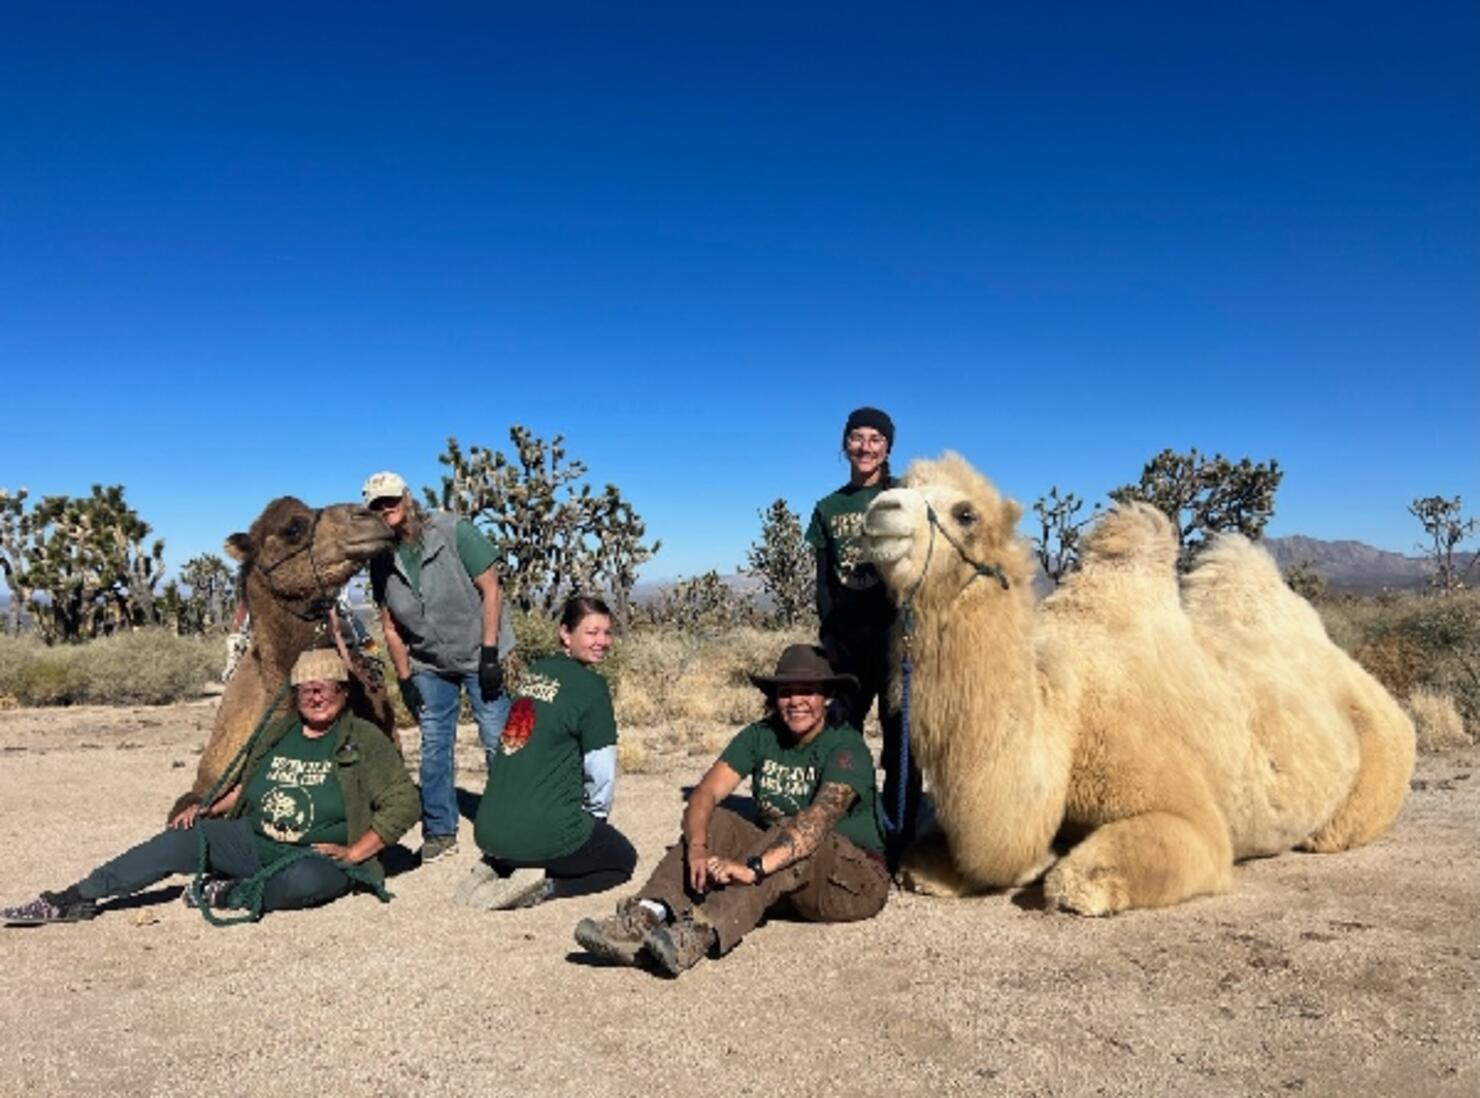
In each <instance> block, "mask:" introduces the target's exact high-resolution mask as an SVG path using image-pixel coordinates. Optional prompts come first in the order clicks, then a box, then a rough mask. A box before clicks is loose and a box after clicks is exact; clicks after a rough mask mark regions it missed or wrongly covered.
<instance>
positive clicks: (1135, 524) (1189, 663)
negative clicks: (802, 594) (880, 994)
mask: <svg viewBox="0 0 1480 1098" xmlns="http://www.w3.org/2000/svg"><path fill="white" fill-rule="evenodd" d="M930 512H933V513H934V515H935V516H937V518H938V520H939V523H940V527H939V529H938V530H936V531H935V532H934V534H933V535H932V528H931V523H930V521H929V517H928V516H929V514H930ZM1021 513H1022V509H1021V508H1020V507H1019V506H1018V505H1017V504H1016V503H1014V502H1012V501H1011V500H1004V499H1003V498H1002V497H1001V496H1000V495H998V493H997V491H996V490H995V489H994V488H993V487H992V485H991V484H990V483H989V482H988V481H987V480H986V479H985V478H984V477H982V476H981V475H980V474H979V473H977V472H976V471H975V470H973V469H972V468H971V467H970V466H969V465H968V464H967V463H966V462H965V461H964V460H963V459H962V458H960V457H959V456H958V455H955V454H949V453H948V454H946V455H944V456H943V457H941V458H940V459H939V460H938V461H919V462H916V463H914V464H913V465H912V466H911V467H910V470H909V473H908V475H907V476H906V478H905V482H904V486H903V487H901V488H898V489H894V490H891V491H887V492H883V493H881V494H880V496H879V497H878V499H877V500H875V502H874V504H873V506H872V507H871V508H870V509H869V512H868V515H867V518H866V520H865V526H864V528H865V534H866V544H867V546H868V550H869V552H870V554H871V556H872V557H873V558H874V560H875V561H876V563H877V566H878V568H879V569H880V571H881V573H882V575H883V577H884V580H885V582H886V583H887V584H888V586H889V588H890V590H891V591H892V592H893V594H894V596H895V599H896V601H902V600H904V599H905V598H906V597H907V596H908V595H909V593H910V592H911V591H912V590H913V592H914V594H913V598H912V599H911V600H910V603H911V606H910V609H911V613H912V615H913V619H914V628H913V634H912V637H911V640H910V651H911V656H912V662H913V668H914V671H913V688H912V697H911V703H912V706H911V708H912V729H911V734H912V744H913V749H914V751H915V753H916V756H917V758H918V759H919V761H920V765H921V767H922V769H923V770H924V772H925V774H926V777H927V779H928V781H929V783H930V786H931V789H932V791H933V795H934V799H935V803H936V813H937V819H938V821H939V824H940V828H941V831H943V832H944V842H942V841H940V837H939V836H937V837H936V840H935V841H933V842H932V841H930V840H928V839H927V840H925V841H922V842H921V843H918V844H916V846H915V847H914V848H912V850H911V851H910V852H909V853H908V854H907V855H906V859H905V864H904V867H903V874H902V875H903V879H904V880H905V883H906V884H908V885H909V886H911V887H914V888H916V889H917V890H919V891H925V892H932V893H936V894H942V895H965V894H968V893H971V892H977V891H981V890H983V889H984V888H991V887H998V888H1001V887H1009V886H1014V885H1022V884H1026V883H1028V882H1030V881H1033V880H1034V879H1036V878H1037V877H1038V876H1039V875H1041V874H1042V873H1043V872H1044V870H1045V869H1047V871H1048V872H1047V876H1046V878H1045V879H1044V891H1045V895H1046V897H1047V900H1048V902H1049V903H1050V904H1051V905H1054V906H1057V907H1060V908H1063V909H1067V910H1070V911H1075V912H1080V913H1082V914H1086V915H1107V914H1112V913H1114V912H1118V911H1125V910H1127V909H1130V908H1138V907H1157V906H1163V905H1167V904H1175V903H1179V902H1180V901H1182V900H1186V899H1188V898H1189V897H1193V896H1199V895H1206V894H1210V893H1221V892H1227V891H1228V890H1229V889H1230V888H1231V887H1232V877H1233V872H1232V867H1233V863H1234V862H1235V861H1237V860H1239V859H1242V858H1252V857H1258V856H1260V855H1267V854H1275V853H1278V852H1281V851H1284V850H1288V849H1290V848H1291V847H1301V848H1303V849H1306V850H1311V851H1317V852H1333V851H1339V850H1347V849H1350V848H1352V847H1356V846H1360V845H1362V844H1363V843H1367V842H1370V841H1371V840H1372V839H1374V838H1376V837H1377V836H1378V835H1380V834H1382V832H1383V831H1384V830H1386V829H1387V827H1388V826H1389V825H1390V824H1391V823H1392V821H1393V818H1394V817H1395V816H1396V815H1397V813H1398V809H1399V808H1400V807H1401V805H1402V802H1403V795H1404V793H1405V792H1406V790H1407V788H1408V779H1409V776H1410V774H1411V773H1412V770H1413V756H1414V735H1413V726H1412V724H1411V723H1410V722H1409V720H1408V718H1407V717H1406V716H1405V715H1404V714H1403V712H1402V710H1400V709H1399V708H1398V705H1397V704H1396V703H1395V702H1394V701H1393V699H1392V698H1391V697H1390V696H1389V695H1388V694H1387V692H1386V691H1385V690H1384V689H1383V688H1382V687H1381V686H1380V685H1378V683H1377V682H1376V681H1375V680H1374V679H1373V678H1372V677H1371V676H1370V675H1368V674H1367V673H1366V672H1365V671H1363V670H1362V669H1361V668H1360V667H1359V666H1358V665H1357V664H1356V663H1355V662H1354V661H1353V660H1352V659H1351V658H1349V657H1348V656H1347V655H1346V654H1345V653H1344V652H1342V651H1341V649H1339V648H1338V647H1337V646H1336V645H1334V644H1333V643H1332V642H1331V640H1330V639H1329V638H1328V637H1327V636H1326V632H1325V629H1324V628H1323V627H1322V625H1321V621H1320V618H1319V617H1318V616H1317V615H1316V613H1315V611H1314V610H1313V609H1311V607H1310V606H1309V605H1308V604H1307V603H1306V602H1305V601H1304V600H1303V599H1301V598H1300V597H1299V596H1298V595H1296V594H1295V593H1294V592H1293V591H1291V590H1290V589H1289V587H1287V586H1286V585H1285V583H1284V581H1283V580H1282V579H1281V578H1280V574H1279V572H1278V570H1277V569H1276V568H1275V565H1274V562H1273V561H1272V560H1271V559H1270V557H1269V555H1268V553H1266V552H1265V551H1264V550H1263V549H1261V548H1259V547H1257V546H1255V545H1253V544H1251V543H1250V542H1248V541H1247V540H1245V539H1244V538H1242V537H1239V536H1237V535H1225V536H1221V537H1218V538H1216V539H1215V540H1214V542H1213V544H1212V545H1211V546H1210V547H1208V548H1207V549H1205V550H1204V551H1203V552H1202V553H1201V554H1200V555H1199V559H1198V563H1197V565H1196V567H1195V568H1194V569H1193V570H1192V571H1191V572H1190V573H1189V574H1188V575H1186V576H1184V577H1182V578H1181V580H1180V582H1179V579H1178V575H1177V570H1176V559H1177V542H1176V538H1175V535H1174V533H1173V530H1172V527H1171V523H1170V522H1169V521H1168V520H1167V518H1166V517H1165V516H1164V515H1162V514H1161V512H1159V511H1157V510H1155V509H1154V508H1152V507H1149V506H1146V505H1144V504H1132V505H1129V506H1121V507H1117V508H1115V509H1114V510H1113V511H1111V512H1110V513H1109V514H1108V515H1106V516H1105V517H1104V518H1103V519H1102V520H1101V521H1100V522H1099V523H1098V524H1097V525H1096V526H1095V528H1094V529H1093V530H1092V531H1091V532H1090V533H1089V534H1088V536H1087V537H1086V539H1085V541H1084V545H1083V556H1082V561H1083V565H1082V568H1081V570H1080V571H1078V572H1075V573H1073V574H1072V575H1071V576H1070V577H1069V578H1068V579H1067V580H1066V581H1065V583H1064V584H1063V586H1061V587H1060V588H1059V589H1058V590H1057V591H1055V592H1054V593H1053V594H1052V595H1050V596H1049V597H1048V598H1046V599H1044V600H1043V602H1042V603H1041V604H1039V605H1038V606H1037V607H1036V608H1035V606H1034V600H1033V595H1032V593H1031V586H1030V581H1031V577H1032V574H1033V558H1032V555H1031V553H1030V551H1029V548H1028V546H1027V543H1026V542H1025V541H1024V540H1023V539H1022V538H1021V537H1019V536H1018V534H1017V532H1016V526H1017V520H1018V518H1019V516H1020V515H1021ZM948 538H949V539H954V540H955V542H956V543H957V545H958V546H959V548H957V547H953V546H952V545H951V544H950V541H949V540H948ZM932 542H933V544H932ZM966 558H970V561H968V560H967V559H966ZM971 562H976V563H982V564H991V565H995V566H997V567H998V568H1000V569H1001V570H1002V573H1003V575H1004V577H1005V579H1006V583H1007V586H1006V588H1005V589H1004V586H1003V584H1002V583H1001V582H999V581H998V580H997V579H996V578H994V577H992V576H990V575H977V574H976V572H975V571H974V569H973V564H972V563H971ZM917 585H918V586H917ZM1056 838H1057V840H1058V843H1059V846H1060V848H1062V846H1063V845H1064V844H1066V843H1073V844H1075V845H1073V846H1072V849H1070V850H1069V852H1068V853H1067V854H1066V855H1064V856H1063V857H1061V858H1059V859H1058V860H1057V861H1055V860H1054V853H1053V848H1054V845H1055V840H1056Z"/></svg>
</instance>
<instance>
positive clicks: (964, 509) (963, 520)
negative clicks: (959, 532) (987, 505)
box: [951, 503, 977, 526]
mask: <svg viewBox="0 0 1480 1098" xmlns="http://www.w3.org/2000/svg"><path fill="white" fill-rule="evenodd" d="M951 517H952V518H953V519H955V520H956V522H957V523H958V524H959V525H961V526H973V525H975V523H976V520H977V513H976V508H975V507H973V506H971V504H969V503H958V504H956V506H954V507H952V508H951Z"/></svg>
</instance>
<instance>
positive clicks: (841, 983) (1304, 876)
mask: <svg viewBox="0 0 1480 1098" xmlns="http://www.w3.org/2000/svg"><path fill="white" fill-rule="evenodd" d="M213 704H214V703H213V702H212V701H210V700H202V701H199V702H194V703H188V704H182V705H177V706H169V707H161V708H132V709H123V708H107V709H103V708H75V709H67V710H34V709H31V710H28V709H14V710H10V711H7V712H3V713H0V846H3V848H4V849H5V850H6V851H7V852H8V853H7V856H6V857H5V859H4V861H3V863H0V864H3V869H0V903H5V904H10V903H18V902H20V901H22V900H25V899H29V898H30V897H31V896H32V895H34V894H35V893H36V892H37V891H38V890H39V889H41V888H46V887H60V886H62V885H65V884H67V883H70V882H71V881H73V880H75V879H76V878H77V877H78V876H80V875H81V874H83V873H84V872H85V871H86V870H88V869H89V868H91V867H92V866H93V865H95V864H96V863H98V862H100V861H102V860H104V859H106V858H107V857H109V856H111V855H112V854H114V853H116V852H118V851H120V850H122V849H123V848H124V847H126V846H128V845H131V844H132V843H134V842H137V841H139V840H141V839H143V838H145V837H147V836H148V835H149V834H151V833H152V832H153V831H154V830H156V829H157V828H158V827H159V825H160V824H161V822H162V818H163V813H164V810H165V808H166V806H167V805H168V804H169V803H170V802H171V801H172V799H173V797H174V795H175V794H176V793H178V792H180V791H181V790H183V789H184V788H185V786H186V785H187V784H188V780H189V776H190V774H191V773H192V772H193V768H194V765H195V759H196V754H197V752H198V750H199V748H200V746H201V744H202V743H203V741H204V738H205V730H206V729H208V728H209V725H210V721H211V715H212V707H213ZM626 734H627V733H626V732H624V735H626ZM415 746H416V745H415V738H414V734H413V735H412V736H411V737H410V740H409V745H408V758H410V759H414V754H415ZM707 761H708V759H707V758H705V757H702V756H698V755H688V754H671V755H665V754H663V753H662V752H658V751H654V752H651V753H649V772H646V773H641V774H627V775H624V776H623V777H622V779H621V781H620V783H619V786H618V793H617V806H616V811H615V813H614V817H613V819H614V822H615V823H616V824H617V825H618V826H619V827H621V828H622V829H623V830H624V831H626V832H627V834H628V835H629V836H630V837H631V839H632V840H633V842H634V843H635V844H636V846H637V848H638V850H639V851H640V853H641V855H642V859H641V862H640V863H639V865H638V874H639V878H641V876H643V875H645V874H646V873H647V872H648V871H649V870H650V869H651V868H652V867H653V865H654V864H655V863H656V860H657V858H658V857H659V856H660V855H661V853H662V851H663V848H664V845H665V844H666V843H668V842H671V841H672V840H673V838H674V837H675V836H676V834H677V823H678V816H679V812H680V809H681V804H682V792H681V791H682V788H683V787H684V786H686V785H688V784H690V783H692V782H693V781H694V780H695V779H696V778H697V777H698V776H699V774H700V773H701V771H702V769H703V767H704V766H705V765H706V764H707ZM1477 766H1480V749H1476V748H1469V749H1466V750H1463V751H1460V752H1457V753H1451V754H1447V755H1440V756H1430V757H1426V758H1423V759H1421V760H1420V763H1419V768H1418V772H1417V774H1416V775H1415V779H1414V782H1413V789H1412V792H1411V794H1410V796H1409V798H1408V802H1407V804H1406V806H1405V808H1404V810H1403V813H1402V816H1401V817H1400V819H1399V821H1398V823H1397V825H1396V827H1395V828H1394V830H1393V831H1392V832H1391V833H1390V834H1389V835H1388V836H1386V837H1384V838H1383V839H1382V840H1381V841H1379V842H1378V843H1376V844H1375V845H1373V846H1371V847H1368V848H1366V849H1364V850H1359V851H1356V852H1353V853H1349V854H1343V855H1338V856H1332V857H1316V856H1308V855H1296V854H1288V855H1285V856H1282V857H1279V858H1271V859H1266V860H1263V861H1258V862H1253V863H1248V864H1245V865H1243V866H1241V867H1240V868H1239V869H1238V871H1237V873H1236V888H1235V891H1234V892H1233V894H1231V895H1228V896H1220V897H1215V898H1209V899H1203V900H1199V901H1196V902H1193V903H1189V904H1185V905H1183V906H1181V907H1177V908H1174V909H1170V910H1164V911H1140V912H1134V913H1132V914H1129V915H1123V916H1120V917H1117V918H1112V919H1106V920H1088V919H1080V918H1075V917H1071V916H1067V915H1061V914H1054V913H1048V912H1045V911H1043V910H1042V907H1041V897H1040V896H1039V895H1038V894H1037V893H1036V892H1034V891H1033V890H1027V891H1023V892H1018V893H1015V894H998V895H991V896H984V897H981V898H977V899H972V900H964V901H960V900H958V901H946V900H935V899H929V898H925V897H919V896H913V895H909V894H901V893H895V894H894V895H893V896H892V897H891V899H890V902H889V905H888V907H887V908H886V909H885V910H884V912H883V914H882V915H880V916H879V917H878V918H877V919H874V920H872V921H870V922H866V923H862V924H856V925H849V926H826V927H825V926H813V925H807V924H802V923H795V922H783V921H773V922H771V923H769V924H768V925H766V926H763V927H762V928H760V929H759V930H758V931H756V933H755V934H753V935H752V936H751V937H750V938H748V939H747V940H746V941H745V942H744V943H742V944H741V945H740V947H739V948H738V949H736V950H735V951H734V952H733V953H732V954H730V955H729V956H728V957H726V958H724V959H723V960H722V961H719V962H705V963H703V964H701V965H700V966H699V967H698V968H696V969H694V970H693V971H691V972H689V973H687V974H685V975H684V976H683V977H682V978H680V979H678V980H665V979H661V978H659V977H656V976H654V975H651V974H649V973H647V972H644V971H638V970H632V969H622V968H610V967H604V966H600V965H597V964H594V963H591V962H590V961H589V959H588V958H587V957H586V956H585V955H584V954H582V953H581V952H580V951H579V950H578V949H577V948H576V947H575V945H574V943H573V941H572V939H571V929H572V927H573V926H574V924H575V922H576V921H577V920H578V919H579V918H581V917H582V916H584V915H588V914H605V913H607V912H608V911H609V910H610V908H611V906H612V903H613V901H614V900H615V899H617V898H618V894H609V895H606V896H596V897H588V898H584V899H579V900H565V901H560V902H555V903H548V904H545V905H543V906H541V907H537V908H534V909H530V910H527V911H520V912H495V913H487V912H473V911H469V910H467V909H464V908H460V907H456V906H454V905H453V904H452V902H451V895H452V892H453V889H454V888H455V887H456V885H457V883H458V881H459V880H460V879H461V878H462V876H463V875H464V874H466V873H467V871H468V869H469V867H470V866H471V865H472V864H473V861H474V858H475V856H476V852H475V849H474V847H473V844H472V825H471V823H470V822H467V821H465V822H464V825H463V842H462V846H461V849H460V851H459V853H458V854H456V855H455V856H453V857H452V858H450V859H448V860H446V861H443V862H438V863H436V864H434V865H430V866H427V867H425V868H421V867H418V866H416V864H415V859H414V858H412V857H411V855H410V851H411V850H414V849H415V847H416V845H417V844H418V842H419V839H418V836H417V834H416V832H414V831H413V832H412V834H411V835H409V836H407V838H406V839H405V840H403V846H404V847H405V848H406V849H404V850H401V851H399V852H393V853H395V856H394V857H393V858H392V859H391V862H392V865H393V868H396V869H400V870H401V872H398V873H396V875H395V876H394V878H393V879H392V880H391V881H390V888H391V890H392V891H393V892H394V893H395V896H396V898H395V900H394V901H393V902H392V903H390V904H389V905H382V904H380V903H379V902H377V901H376V900H375V899H374V898H373V897H371V896H368V895H355V896H353V897H350V898H348V899H346V900H343V901H340V902H339V903H336V904H334V905H332V906H331V907H329V908H326V909H323V910H319V911H311V912H295V913H282V914H277V915H271V916H268V918H267V919H265V920H264V921H263V922H261V923H258V924H255V925H249V926H238V927H230V928H225V929H215V928H212V927H211V926H209V925H207V924H206V923H205V922H204V921H203V920H202V919H201V917H200V915H199V914H197V913H195V912H193V911H189V910H187V909H186V908H184V907H183V906H182V905H181V904H180V903H179V893H180V889H181V884H182V883H183V882H182V880H178V879H177V880H175V881H172V882H166V883H164V884H162V885H161V886H159V887H158V888H156V889H155V890H153V891H150V892H148V893H146V894H143V895H140V896H136V897H133V898H131V899H128V900H123V901H115V902H113V903H111V904H110V905H109V906H108V907H107V908H106V909H105V910H104V913H103V915H102V916H101V917H100V918H98V919H97V920H95V921H93V922H90V923H82V924H77V925H70V926H52V927H35V928H8V929H3V930H0V1024H3V1027H4V1040H3V1041H0V1091H3V1092H4V1093H7V1094H30V1095H51V1094H58V1095H59V1094H68V1095H90V1094H128V1095H150V1094H171V1095H180V1094H233V1095H268V1094H302V1093H305V1092H307V1091H310V1090H312V1091H331V1090H332V1091H333V1092H336V1093H339V1094H345V1095H413V1094H423V1093H443V1094H469V1095H476V1094H502V1093H521V1094H562V1095H629V1094H631V1095H645V1096H649V1098H661V1096H665V1095H693V1094H700V1093H704V1092H706V1091H711V1090H712V1091H716V1092H719V1093H731V1094H787V1095H833V1094H859V1095H890V1096H894V1095H900V1094H913V1093H946V1094H953V1093H987V1094H993V1093H995V1094H1010V1095H1079V1094H1117V1095H1118V1094H1147V1095H1153V1094H1170V1093H1178V1094H1196V1095H1246V1094H1289V1093H1300V1094H1303V1095H1324V1094H1336V1095H1343V1096H1351V1095H1362V1096H1364V1098H1365V1096H1371V1095H1398V1094H1403V1095H1409V1094H1422V1095H1446V1094H1455V1095H1467V1096H1468V1095H1472V1094H1475V1093H1480V997H1477V983H1480V933H1477V929H1480V872H1477V869H1480V850H1477V844H1476V835H1477V830H1480V777H1476V776H1475V771H1476V769H1477ZM459 784H460V787H461V788H462V789H463V790H464V791H465V792H466V794H467V796H466V797H465V798H464V800H465V806H466V807H467V808H468V809H469V810H471V809H472V807H473V806H474V805H475V804H476V799H477V794H478V791H479V790H480V788H481V786H482V777H481V754H480V752H479V750H478V749H477V747H476V737H475V735H474V733H473V730H472V729H471V728H465V729H463V730H462V733H461V742H460V747H459Z"/></svg>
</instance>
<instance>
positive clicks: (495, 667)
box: [478, 644, 504, 702]
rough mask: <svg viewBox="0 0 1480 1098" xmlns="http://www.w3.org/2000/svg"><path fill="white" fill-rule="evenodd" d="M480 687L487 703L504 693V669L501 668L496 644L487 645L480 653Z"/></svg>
mask: <svg viewBox="0 0 1480 1098" xmlns="http://www.w3.org/2000/svg"><path fill="white" fill-rule="evenodd" d="M478 685H479V686H480V687H481V688H482V690H483V700H484V701H486V702H491V701H493V699H494V698H496V697H498V696H499V695H500V694H502V693H503V691H504V669H503V668H502V667H501V666H499V662H498V645H496V644H485V645H484V646H483V649H482V651H480V652H479V653H478Z"/></svg>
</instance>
